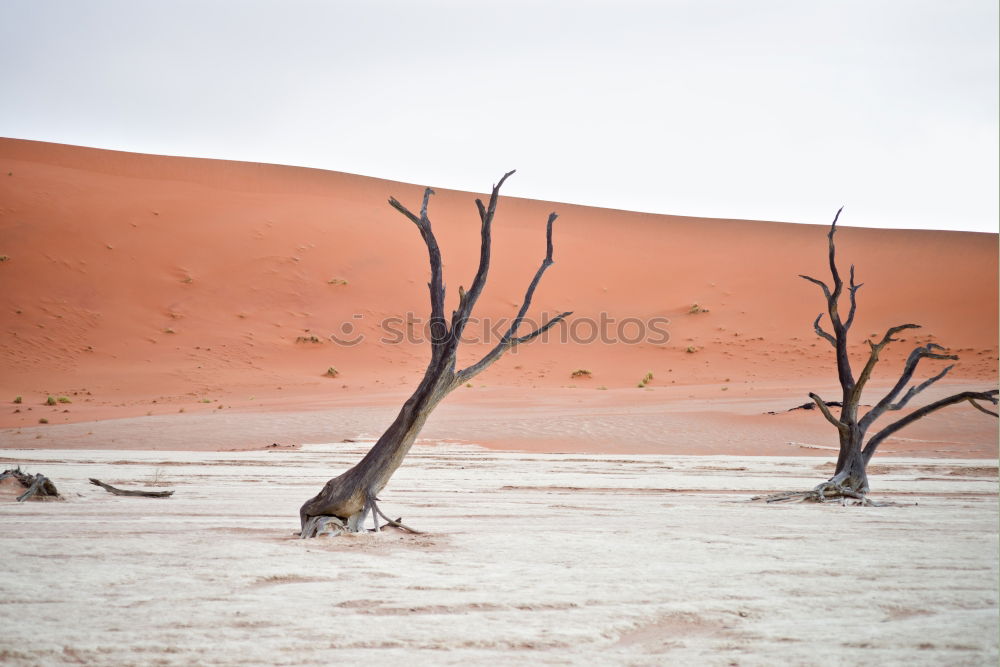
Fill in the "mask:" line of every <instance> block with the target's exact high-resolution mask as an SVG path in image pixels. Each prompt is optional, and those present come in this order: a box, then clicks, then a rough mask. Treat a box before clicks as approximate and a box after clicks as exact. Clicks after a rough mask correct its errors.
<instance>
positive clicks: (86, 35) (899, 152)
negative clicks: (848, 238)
mask: <svg viewBox="0 0 1000 667" xmlns="http://www.w3.org/2000/svg"><path fill="white" fill-rule="evenodd" d="M998 20H1000V17H998V3H997V1H996V0H933V1H924V0H860V1H854V0H836V1H830V0H808V1H803V0H730V1H720V0H690V1H687V0H661V1H659V2H639V1H630V0H617V1H613V0H608V1H605V2H597V1H587V0H552V1H545V0H537V1H535V2H530V1H518V0H512V1H507V2H488V3H487V2H478V1H474V0H466V1H457V0H456V1H452V2H445V1H428V2H418V1H416V0H408V1H406V0H404V1H395V2H393V1H382V0H355V1H354V2H342V1H340V0H324V1H303V0H281V1H279V0H273V1H264V0H231V1H221V0H215V1H212V0H195V1H190V0H170V1H161V2H152V1H143V0H87V1H82V0H64V1H58V0H3V1H2V3H0V91H2V93H0V135H3V136H8V137H17V138H24V139H38V140H43V141H56V142H64V143H71V144H80V145H87V146H97V147H101V148H113V149H119V150H128V151H138V152H147V153H162V154H170V155H189V156H197V157H218V158H226V159H234V160H249V161H259V162H275V163H281V164H294V165H302V166H310V167H320V168H324V169H333V170H338V171H346V172H351V173H358V174H366V175H371V176H379V177H382V178H390V179H395V180H401V181H407V182H413V183H419V184H428V185H435V186H439V187H446V188H456V189H464V190H475V191H482V190H485V189H488V188H489V186H490V184H491V183H493V181H494V180H495V179H496V178H498V177H499V175H500V174H502V173H503V172H504V171H506V170H508V169H511V168H517V169H518V175H517V176H516V178H514V179H512V180H511V181H510V182H509V184H508V185H507V187H506V188H505V193H506V194H509V195H517V196H524V197H533V198H538V199H550V200H555V201H568V202H573V203H580V204H590V205H597V206H606V207H612V208H623V209H630V210H640V211H652V212H657V213H674V214H681V215H700V216H712V217H735V218H751V219H766V220H782V221H792V222H816V223H827V222H828V221H829V219H830V218H831V216H832V214H833V212H834V211H835V210H836V208H837V207H838V206H839V205H840V204H842V203H844V204H847V209H845V213H844V218H843V222H844V223H845V224H847V225H863V226H873V227H883V226H884V227H914V228H938V229H965V230H979V231H991V232H996V231H997V227H998V178H1000V175H998V160H1000V155H998V142H1000V138H998V113H1000V108H998V77H1000V72H998V54H1000V47H998V37H997V25H998Z"/></svg>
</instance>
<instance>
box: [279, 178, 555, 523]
mask: <svg viewBox="0 0 1000 667" xmlns="http://www.w3.org/2000/svg"><path fill="white" fill-rule="evenodd" d="M513 173H514V172H513V171H511V172H508V173H506V174H504V176H503V178H501V179H500V181H499V182H498V183H497V184H496V185H494V186H493V192H492V194H491V195H490V200H489V203H488V204H483V202H482V201H481V200H478V199H477V200H476V207H477V209H478V211H479V220H480V237H481V245H480V252H479V268H478V270H477V271H476V275H475V277H474V278H473V280H472V283H471V286H470V288H469V291H468V292H466V291H465V290H464V289H462V288H461V287H459V288H458V297H459V298H458V307H457V308H456V309H455V310H454V311H453V312H452V316H451V319H450V321H449V320H448V319H447V318H446V317H445V305H444V303H445V287H444V276H443V269H442V264H441V250H440V248H439V247H438V243H437V239H436V238H435V237H434V231H433V230H432V229H431V221H430V218H428V216H427V207H428V204H429V202H430V198H431V195H433V194H434V191H433V190H431V189H430V188H427V189H426V190H424V196H423V201H422V203H421V206H420V213H419V215H417V214H414V213H413V212H411V211H410V210H409V209H408V208H407V207H406V206H404V205H403V204H401V203H400V202H399V201H397V200H396V199H395V198H390V199H389V205H390V206H392V207H393V208H394V209H396V210H397V211H399V212H400V213H402V214H403V215H404V216H406V217H407V218H408V219H409V220H410V221H411V222H412V223H413V224H415V225H416V226H417V229H418V230H419V231H420V236H421V238H422V239H423V241H424V244H425V245H426V246H427V253H428V259H429V261H430V269H431V279H430V282H429V283H428V284H427V286H428V289H429V291H430V302H431V318H430V334H431V335H430V345H431V359H430V362H429V363H428V365H427V370H426V371H425V372H424V377H423V380H421V382H420V385H419V386H418V387H417V389H416V391H414V392H413V395H412V396H411V397H410V398H409V399H408V400H407V401H406V402H405V403H404V404H403V407H402V409H401V410H400V411H399V414H398V415H397V416H396V419H395V420H394V421H393V422H392V424H391V425H390V426H389V428H388V429H386V431H385V433H383V434H382V437H380V438H379V439H378V441H377V442H376V443H375V445H374V446H373V447H372V448H371V450H370V451H369V452H368V453H367V454H366V455H365V457H364V458H363V459H361V461H360V462H359V463H358V464H357V465H355V466H354V467H353V468H351V469H350V470H348V471H346V472H345V473H343V474H342V475H340V476H339V477H335V478H333V479H331V480H330V481H328V482H327V483H326V485H325V486H324V487H323V489H322V490H321V491H320V492H319V493H318V494H316V496H315V497H313V498H311V499H310V500H308V501H307V502H306V503H305V504H304V505H303V506H302V508H301V509H300V510H299V518H300V520H301V524H302V527H301V531H300V535H301V537H313V536H315V535H316V534H317V532H319V531H320V530H323V528H324V525H328V524H330V523H331V521H332V522H333V523H334V524H336V525H338V526H341V525H342V529H343V530H347V531H350V532H355V531H358V530H361V529H363V526H364V522H365V518H366V517H367V516H368V515H369V514H370V515H371V516H372V518H373V520H374V523H375V529H376V530H377V529H378V526H379V523H378V517H379V516H383V517H384V516H385V515H383V514H381V511H380V510H379V509H378V505H377V504H376V501H377V497H376V496H377V494H378V493H379V492H380V491H381V490H382V489H383V488H384V487H385V485H386V484H387V483H388V482H389V479H390V478H391V477H392V475H393V473H394V472H396V469H397V468H399V466H400V465H401V464H402V462H403V459H404V458H405V457H406V455H407V453H408V452H409V451H410V447H411V446H412V445H413V442H414V441H415V440H416V438H417V435H418V434H419V433H420V429H421V428H422V427H423V425H424V422H425V421H427V417H428V416H429V415H430V413H431V411H432V410H433V409H434V408H435V407H436V406H437V404H438V403H440V402H441V400H442V399H444V397H445V396H447V395H448V394H449V393H450V392H451V391H452V390H454V389H455V388H456V387H458V386H460V385H462V384H464V383H466V382H468V381H469V380H471V379H472V378H473V377H475V376H476V375H478V374H479V373H481V372H483V371H484V370H486V368H487V367H489V366H490V364H492V363H493V362H495V361H496V360H497V359H499V358H500V357H501V356H503V354H504V353H505V352H507V351H508V350H510V349H511V348H513V347H515V346H516V345H520V344H522V343H527V342H529V341H531V340H532V339H534V338H536V337H538V336H539V335H541V334H542V333H544V332H545V331H547V330H548V329H550V328H551V327H553V326H555V325H556V324H558V323H559V322H560V321H562V320H563V319H565V318H566V317H567V316H569V315H571V313H568V312H566V313H560V314H559V315H557V316H555V317H554V318H552V319H551V320H550V321H549V322H548V323H546V324H545V325H543V326H541V327H538V328H536V329H533V330H532V331H530V332H527V333H525V334H522V335H518V333H519V331H520V327H521V325H522V324H523V321H524V317H525V315H526V314H527V312H528V308H529V307H530V306H531V299H532V297H533V296H534V293H535V289H536V288H537V287H538V284H539V282H540V281H541V279H542V275H543V274H544V273H545V271H546V269H548V267H549V266H551V265H552V263H553V260H552V225H553V223H554V222H555V220H556V214H555V213H552V214H551V215H549V219H548V222H547V224H546V229H545V242H546V250H545V258H544V259H543V260H542V263H541V266H539V267H538V270H537V271H536V272H535V275H534V278H533V279H532V281H531V283H530V284H529V285H528V289H527V291H526V293H525V295H524V301H523V303H522V304H521V308H520V309H519V310H518V313H517V316H516V317H515V318H514V320H513V322H512V323H511V325H510V327H509V328H508V329H507V331H506V333H505V334H504V335H503V337H502V338H501V339H500V341H499V342H498V343H497V345H496V346H495V347H494V348H492V349H491V350H490V351H489V352H488V353H487V354H486V355H485V356H484V357H483V358H482V359H480V360H479V361H478V362H476V363H474V364H472V365H471V366H469V367H468V368H465V369H462V370H456V356H457V353H458V346H459V343H460V341H461V338H462V333H463V331H464V330H465V327H466V325H467V324H468V321H469V318H470V316H471V315H472V309H473V308H474V307H475V305H476V302H477V301H478V299H479V296H480V294H482V291H483V288H484V287H485V286H486V280H487V277H488V275H489V268H490V253H491V244H492V225H493V219H494V217H495V215H496V210H497V205H498V204H499V197H500V187H501V186H502V185H503V183H504V181H506V180H507V178H508V177H510V175H511V174H513ZM330 517H333V519H330ZM389 523H390V524H398V525H399V526H400V527H402V528H404V529H406V530H411V532H416V531H412V529H409V528H407V527H406V526H403V525H402V524H400V523H399V522H398V521H389Z"/></svg>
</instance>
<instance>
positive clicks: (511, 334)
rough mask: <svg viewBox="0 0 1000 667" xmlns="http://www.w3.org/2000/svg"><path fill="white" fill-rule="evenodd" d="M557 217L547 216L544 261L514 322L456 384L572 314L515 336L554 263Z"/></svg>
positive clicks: (463, 371)
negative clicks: (554, 237)
mask: <svg viewBox="0 0 1000 667" xmlns="http://www.w3.org/2000/svg"><path fill="white" fill-rule="evenodd" d="M480 208H481V207H480ZM487 213H488V211H487ZM557 217H559V216H557V215H556V214H555V213H550V214H549V219H548V222H547V223H546V225H545V259H543V260H542V263H541V265H540V266H539V267H538V270H537V271H535V276H534V278H532V280H531V283H530V284H529V285H528V289H527V290H526V291H525V293H524V299H523V301H522V302H521V308H520V309H519V310H518V311H517V315H516V316H515V317H514V320H513V321H512V322H511V323H510V326H509V327H508V328H507V331H506V332H505V333H504V335H503V336H502V337H501V338H500V342H498V343H497V344H496V346H495V347H493V349H491V350H490V351H489V352H487V353H486V355H485V356H484V357H483V358H482V359H480V360H479V361H477V362H476V363H474V364H473V365H471V366H469V367H468V368H465V369H463V370H461V371H459V372H458V373H456V381H457V382H458V383H463V382H468V381H469V380H471V379H472V378H473V377H475V376H476V375H478V374H479V373H482V372H483V371H484V370H486V369H487V368H488V367H489V366H490V364H492V363H493V362H494V361H496V360H497V359H499V358H500V357H501V356H503V354H504V352H506V351H507V350H509V349H510V348H512V347H514V346H515V345H518V344H520V343H526V342H528V341H530V340H532V339H534V338H536V337H538V336H540V335H541V334H543V333H545V332H546V331H548V330H549V329H551V328H552V327H554V326H555V325H556V324H558V323H559V322H561V321H563V320H564V319H566V318H567V317H569V316H570V315H572V314H573V313H572V311H568V312H564V313H560V314H559V315H556V316H555V317H553V318H552V319H551V320H549V321H548V322H547V323H546V324H545V325H544V326H542V327H539V328H537V329H535V330H534V331H531V332H529V333H528V334H525V335H523V336H520V337H519V336H518V335H517V332H518V329H519V328H520V326H521V324H522V322H523V321H524V317H525V315H527V313H528V308H530V307H531V300H532V298H533V297H534V296H535V289H536V288H537V287H538V283H539V282H541V280H542V276H543V275H544V274H545V271H546V269H548V268H549V267H550V266H552V264H553V263H554V261H553V259H552V224H553V223H554V222H555V221H556V218H557Z"/></svg>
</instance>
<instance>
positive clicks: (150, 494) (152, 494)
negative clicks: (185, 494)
mask: <svg viewBox="0 0 1000 667" xmlns="http://www.w3.org/2000/svg"><path fill="white" fill-rule="evenodd" d="M90 483H91V484H93V485H94V486H99V487H101V488H102V489H104V490H105V491H107V492H108V493H111V494H114V495H116V496H141V497H143V498H169V497H170V496H172V495H174V492H173V491H132V490H129V489H119V488H117V487H114V486H111V485H110V484H105V483H104V482H102V481H101V480H99V479H94V478H93V477H91V478H90Z"/></svg>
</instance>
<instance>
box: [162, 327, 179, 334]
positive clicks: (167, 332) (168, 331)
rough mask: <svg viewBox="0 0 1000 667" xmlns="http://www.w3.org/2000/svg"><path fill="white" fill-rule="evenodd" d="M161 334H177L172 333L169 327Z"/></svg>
mask: <svg viewBox="0 0 1000 667" xmlns="http://www.w3.org/2000/svg"><path fill="white" fill-rule="evenodd" d="M163 333H165V334H172V333H177V332H176V331H174V330H173V329H171V328H170V327H167V328H166V329H164V330H163Z"/></svg>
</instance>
